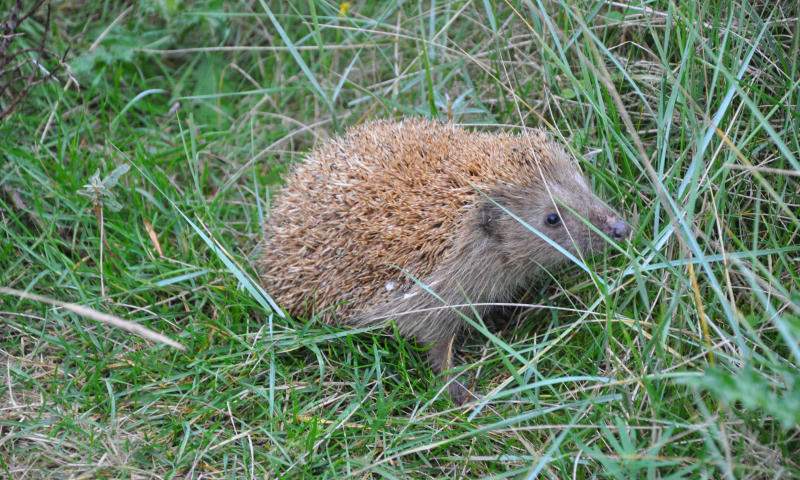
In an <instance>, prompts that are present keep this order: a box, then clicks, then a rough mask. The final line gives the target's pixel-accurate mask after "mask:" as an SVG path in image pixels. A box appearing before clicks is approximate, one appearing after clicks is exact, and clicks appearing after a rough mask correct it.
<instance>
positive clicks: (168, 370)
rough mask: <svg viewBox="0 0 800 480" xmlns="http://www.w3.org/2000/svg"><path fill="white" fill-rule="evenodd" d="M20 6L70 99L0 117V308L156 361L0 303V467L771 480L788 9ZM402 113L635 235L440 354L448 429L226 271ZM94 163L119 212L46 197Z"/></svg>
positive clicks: (784, 303)
mask: <svg viewBox="0 0 800 480" xmlns="http://www.w3.org/2000/svg"><path fill="white" fill-rule="evenodd" d="M6 3H7V2H6ZM3 5H4V4H3ZM0 11H5V9H4V8H0ZM52 12H53V15H54V17H53V27H52V28H53V30H52V32H51V35H50V38H49V40H48V42H49V48H50V49H52V50H54V51H58V52H63V51H65V50H67V48H69V54H68V56H67V60H66V61H67V63H68V64H69V65H70V67H71V68H72V73H73V74H74V75H75V78H76V79H77V80H78V81H79V83H80V89H77V88H74V87H73V86H67V85H65V84H63V83H62V84H59V83H58V82H57V81H54V82H49V83H46V84H43V85H39V86H37V87H36V88H35V89H32V90H31V91H30V92H29V93H28V97H27V98H26V100H25V101H24V102H23V103H22V104H21V105H20V106H19V108H18V109H17V111H16V113H15V114H14V115H12V116H11V117H8V118H6V119H5V120H4V123H3V124H2V125H0V222H2V234H1V235H2V237H0V238H2V240H0V286H2V287H7V288H13V289H16V290H22V291H27V292H30V293H35V294H39V295H44V296H46V297H49V298H51V299H54V300H57V301H61V302H67V303H72V304H77V305H80V306H83V307H89V308H91V309H93V310H96V311H99V312H101V313H107V314H111V315H113V316H115V317H118V318H120V319H125V320H129V321H133V322H135V323H139V324H141V325H143V326H147V327H149V328H150V329H153V330H156V331H159V332H161V333H163V334H165V335H167V336H168V337H170V338H172V339H173V340H175V341H178V342H180V343H181V344H182V345H184V346H185V347H186V348H187V350H186V351H185V352H181V351H178V350H174V349H170V348H169V347H167V346H165V345H161V344H154V343H150V342H149V341H147V340H145V339H142V338H140V337H138V336H134V335H131V334H129V333H126V332H125V331H123V330H118V329H115V328H112V327H109V326H107V325H105V324H100V323H96V322H95V321H94V320H92V319H91V318H88V317H84V316H81V315H79V314H76V313H75V309H71V310H68V309H64V308H57V307H51V306H49V305H47V304H43V303H39V302H36V301H34V300H31V299H24V298H20V297H15V296H9V295H2V296H0V351H1V352H2V359H3V367H4V368H3V369H2V371H1V372H0V377H2V382H0V398H1V399H2V402H1V403H0V472H2V474H0V476H3V475H4V476H7V477H10V478H31V477H34V478H36V477H59V478H61V477H69V476H72V477H76V478H93V477H123V478H149V477H154V478H155V477H157V478H161V477H168V478H176V477H190V478H194V477H203V478H206V477H211V478H217V477H220V478H221V477H226V478H231V477H253V478H255V477H258V478H262V477H266V478H277V477H279V478H317V477H319V478H331V477H357V478H379V477H387V478H408V477H411V478H441V477H454V478H534V477H537V476H544V477H547V478H567V477H569V478H588V477H596V476H599V477H603V478H643V477H646V478H673V477H702V478H785V477H791V476H798V475H800V465H798V458H800V455H799V454H800V439H799V437H798V433H800V430H798V424H799V423H800V373H798V372H799V370H798V362H800V274H798V270H800V269H799V268H798V265H799V263H798V262H799V261H800V260H799V259H800V241H798V236H799V235H800V233H798V232H800V220H798V217H800V213H798V212H800V208H798V207H800V194H798V191H800V186H799V185H798V182H799V181H800V144H798V138H800V135H798V130H799V129H800V110H798V107H797V105H798V97H800V75H798V56H799V55H798V54H799V53H800V51H799V50H800V49H799V46H800V28H798V16H800V6H798V4H797V2H777V3H776V2H755V3H752V2H743V1H734V0H718V1H716V2H697V3H695V2H672V1H666V0H656V1H649V2H632V3H625V2H586V1H579V2H566V1H560V0H554V1H551V2H540V1H521V2H512V1H509V2H490V1H483V2H463V1H431V2H422V1H413V2H398V1H393V0H390V1H386V2H342V3H332V2H327V1H323V2H320V1H316V0H309V1H308V2H298V1H295V2H273V1H267V0H259V1H246V2H238V3H229V2H224V3H223V2H217V1H205V2H202V1H199V2H193V3H189V4H183V3H181V2H171V1H142V2H136V3H135V4H134V5H133V6H132V7H129V8H123V7H121V6H120V7H118V6H116V4H115V3H114V2H110V3H109V2H106V3H100V2H97V3H96V2H55V1H54V2H52ZM33 20H34V21H32V22H28V24H27V27H26V28H27V29H28V30H27V31H26V32H25V36H23V37H19V38H18V39H16V40H15V43H14V45H15V47H14V48H25V47H26V46H33V45H36V41H37V38H39V37H38V36H37V35H41V32H42V22H43V18H34V19H33ZM37 22H38V23H37ZM4 101H5V100H4V99H3V98H2V97H0V105H2V104H3V102H4ZM404 115H423V116H432V117H437V118H439V119H441V120H448V117H452V121H454V122H458V123H462V124H465V125H468V126H470V127H471V128H476V129H481V130H487V131H496V130H500V129H511V128H516V127H517V126H521V125H526V126H540V127H543V128H547V129H549V130H550V131H551V132H552V134H553V135H554V136H556V137H559V138H561V139H562V140H563V141H564V142H565V143H566V144H567V145H568V146H569V148H570V149H571V150H572V151H573V152H574V153H575V154H576V156H577V157H578V158H580V159H581V166H582V168H583V169H584V170H585V171H586V172H587V174H588V176H589V177H590V178H591V179H592V181H593V183H594V187H595V189H596V190H597V191H598V192H599V194H600V196H602V197H603V198H605V199H607V200H608V201H609V203H611V204H612V205H614V206H615V207H616V208H617V209H618V210H620V211H621V212H624V214H625V215H626V216H627V217H628V218H629V219H631V222H632V224H633V225H635V232H634V235H633V237H632V239H631V241H630V243H629V244H628V245H627V249H626V250H625V251H624V252H617V251H614V252H610V253H609V254H608V255H606V256H605V257H598V258H595V259H593V260H592V262H591V264H590V268H591V269H592V271H593V272H594V274H595V275H596V276H595V277H594V278H590V277H589V276H587V275H586V273H585V272H583V271H581V270H580V269H578V268H573V269H569V270H567V271H566V272H563V273H561V274H560V275H559V276H557V277H554V278H551V279H548V280H547V281H545V282H542V283H541V284H538V285H535V286H533V287H532V289H531V290H530V291H529V292H528V293H527V295H526V297H525V298H523V299H522V301H523V302H525V303H526V304H535V305H539V307H538V308H535V309H531V310H530V311H528V312H526V313H525V314H523V315H519V316H518V317H516V318H515V321H514V322H513V323H512V324H511V325H509V326H508V327H507V328H506V329H505V331H504V332H503V333H502V334H501V335H499V337H497V338H491V337H485V336H483V335H481V334H475V335H473V336H472V337H471V339H470V340H469V341H468V342H467V348H465V349H464V351H463V352H462V354H463V360H464V362H465V364H466V365H467V367H465V370H466V374H467V375H470V376H474V377H475V378H476V382H477V384H476V385H475V389H476V391H478V392H480V393H484V394H485V395H486V397H485V398H484V400H483V401H480V402H474V403H473V404H470V405H468V406H465V407H455V406H454V405H452V404H451V403H450V401H449V400H448V399H447V396H446V395H445V394H443V393H442V392H441V391H440V388H439V384H438V383H437V381H436V379H435V378H434V375H433V374H432V373H431V372H430V371H429V369H428V367H427V366H426V364H425V362H424V354H421V352H420V351H419V350H420V349H419V347H418V346H416V345H415V344H414V343H413V342H411V341H408V340H403V339H401V338H397V337H396V336H395V335H393V334H392V333H391V332H380V331H374V330H373V331H367V332H363V331H355V332H354V331H349V330H342V329H339V328H336V327H331V326H326V325H323V324H320V323H319V322H317V321H315V320H314V319H303V318H295V319H291V318H283V316H282V315H280V314H279V311H278V310H276V309H274V308H273V307H272V306H271V305H272V304H271V299H270V298H269V286H266V288H265V290H263V291H262V290H261V289H260V287H259V286H258V285H257V284H255V283H253V282H252V280H251V279H252V278H255V275H254V272H253V271H252V269H251V267H250V265H251V260H252V258H253V254H254V248H255V244H256V240H257V239H258V237H259V236H260V235H261V230H260V222H261V220H262V219H263V217H264V215H266V213H267V212H268V209H269V204H270V201H271V198H272V193H271V192H272V191H273V190H274V187H275V186H277V185H278V184H279V182H280V176H281V174H282V173H283V172H285V171H286V169H287V168H289V165H291V164H292V163H293V162H296V161H299V160H300V159H302V156H303V154H304V152H306V151H308V149H310V148H311V147H312V146H313V145H314V144H315V143H318V142H321V141H324V139H326V138H328V137H330V136H333V135H336V134H339V133H342V132H343V131H344V130H345V129H346V128H347V126H349V125H353V124H357V123H359V122H362V121H364V120H366V119H370V118H390V117H402V116H404ZM125 163H127V164H130V165H131V166H132V168H131V170H130V171H128V172H127V173H125V174H123V175H121V177H120V179H119V184H117V185H116V186H109V187H108V188H109V189H110V191H111V192H112V194H113V195H114V198H115V199H116V200H117V201H118V202H119V204H120V206H121V207H122V208H121V209H119V211H113V210H114V209H113V208H111V205H112V204H111V203H110V202H109V201H107V200H104V199H103V198H101V199H100V201H94V202H93V201H92V199H90V198H87V197H86V196H82V195H79V194H78V191H80V190H81V189H82V188H84V185H86V184H87V183H89V182H90V177H92V175H93V174H94V173H95V171H97V170H99V178H100V179H102V178H105V177H106V176H107V175H108V174H109V173H111V172H112V171H114V169H115V168H117V167H118V166H119V165H122V164H125ZM104 198H105V197H104ZM101 237H102V238H103V240H101ZM598 279H599V280H601V281H598ZM603 285H605V287H603Z"/></svg>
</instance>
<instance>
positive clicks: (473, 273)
mask: <svg viewBox="0 0 800 480" xmlns="http://www.w3.org/2000/svg"><path fill="white" fill-rule="evenodd" d="M284 181H285V183H284V185H283V187H282V188H281V191H280V192H279V194H278V195H277V197H276V200H275V201H274V204H273V205H272V207H271V208H270V210H269V212H268V215H267V219H266V220H265V225H264V227H265V229H264V238H263V240H262V241H261V245H260V252H261V253H260V254H259V257H258V259H257V262H256V263H257V267H258V269H259V271H260V276H261V281H262V283H263V285H264V286H265V288H266V289H267V291H269V292H270V293H271V294H272V295H273V296H274V297H276V298H277V300H278V301H279V303H280V304H281V305H282V306H283V308H284V309H286V311H287V312H288V313H289V314H291V315H292V316H300V317H303V316H305V317H309V316H312V315H313V316H315V318H318V319H320V320H322V321H323V322H325V323H329V324H338V325H343V326H346V327H350V328H359V327H369V326H380V325H388V324H389V323H390V322H393V323H394V325H395V328H396V329H397V331H398V332H399V333H400V334H401V335H402V336H404V337H409V338H415V339H416V341H417V343H418V344H419V345H422V346H424V347H429V348H428V349H427V356H428V360H429V363H430V366H431V369H432V370H433V371H434V372H435V373H436V374H439V375H442V376H443V379H444V380H445V381H446V382H447V389H448V392H449V393H450V396H451V398H452V400H453V401H454V402H455V403H456V404H461V403H463V402H464V401H465V400H466V399H467V398H468V397H469V396H470V395H471V393H470V391H469V389H467V388H466V387H465V386H464V384H462V383H460V382H459V381H458V380H457V379H453V378H450V377H449V376H448V375H447V372H448V371H449V370H450V369H451V367H452V365H451V358H452V352H453V347H454V345H457V344H458V341H459V339H460V338H461V337H462V334H463V333H464V332H465V331H467V329H468V328H469V324H470V322H468V321H467V320H466V319H465V316H469V317H470V318H474V314H475V313H476V312H477V313H478V314H479V315H480V316H491V314H492V304H494V305H497V304H498V303H506V302H510V301H514V300H515V296H516V295H518V294H519V293H520V292H521V291H523V292H524V291H525V288H526V287H527V286H528V285H530V284H531V282H534V281H535V280H536V279H537V278H538V277H541V276H542V274H544V273H545V272H548V271H553V270H554V269H557V268H558V267H561V266H563V265H566V264H568V263H569V262H570V260H569V259H568V257H567V256H566V255H564V254H563V253H562V252H561V251H559V249H557V248H555V247H554V246H553V243H555V244H558V245H559V246H560V247H561V248H562V249H563V250H565V251H567V252H569V253H571V254H573V255H576V256H584V257H585V256H588V255H590V254H592V253H594V252H597V251H600V250H601V249H603V248H605V246H606V245H607V241H608V239H611V240H614V241H617V242H619V241H622V240H624V239H625V238H626V237H627V236H628V234H629V232H630V227H629V226H628V224H627V223H626V222H625V221H624V220H623V219H622V218H620V216H619V215H617V214H616V213H615V212H614V211H613V210H612V209H611V208H609V207H608V206H606V204H605V203H604V202H602V201H601V200H600V199H599V198H598V197H597V196H596V195H595V193H594V192H593V191H592V189H591V187H590V186H589V183H588V182H587V181H586V179H585V178H584V176H583V174H582V173H581V171H580V169H579V168H578V166H577V163H576V162H575V161H574V159H573V158H571V157H570V156H569V155H568V154H567V153H566V152H565V150H564V148H563V147H562V146H561V145H560V144H558V143H556V142H555V141H553V140H552V139H550V138H549V137H548V135H547V134H546V133H545V132H544V131H543V130H540V129H523V130H522V131H521V132H519V133H516V134H512V133H479V132H470V131H468V130H466V129H464V128H461V127H459V126H456V125H454V124H449V123H448V124H445V123H439V122H436V121H430V120H424V119H417V118H409V119H404V120H402V121H373V122H370V123H365V124H362V125H360V126H357V127H354V128H352V129H350V130H349V131H348V132H347V133H346V134H345V135H344V136H341V137H338V138H335V139H332V140H329V141H327V142H325V143H324V144H322V145H319V146H318V147H316V148H315V149H314V150H313V151H312V152H311V153H310V154H309V155H308V156H307V158H306V159H305V161H303V162H300V163H299V164H297V165H296V166H295V167H294V168H293V169H291V171H290V172H289V173H288V174H287V175H286V176H285V178H284ZM589 224H591V225H592V226H593V227H594V228H592V227H590V225H589ZM600 232H602V235H601V234H600ZM545 237H546V238H545Z"/></svg>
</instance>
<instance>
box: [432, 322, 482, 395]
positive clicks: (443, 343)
mask: <svg viewBox="0 0 800 480" xmlns="http://www.w3.org/2000/svg"><path fill="white" fill-rule="evenodd" d="M457 335H458V332H456V331H454V332H452V333H451V334H450V335H447V334H443V335H440V336H439V338H437V339H436V340H434V342H433V346H432V347H431V348H430V349H429V350H428V362H430V365H431V369H432V370H433V371H434V372H436V373H437V374H438V375H439V376H440V377H441V378H442V379H443V380H444V381H445V382H447V393H449V394H450V398H451V399H452V400H453V403H455V404H456V405H461V404H463V403H464V402H465V401H466V400H467V399H468V398H469V397H470V396H471V395H472V393H471V392H470V391H469V389H468V388H467V386H466V385H464V384H463V383H462V382H460V381H459V380H458V379H451V378H450V376H449V375H448V374H447V373H446V372H447V371H448V370H450V368H451V367H452V366H453V362H452V359H453V348H454V345H455V344H456V336H457Z"/></svg>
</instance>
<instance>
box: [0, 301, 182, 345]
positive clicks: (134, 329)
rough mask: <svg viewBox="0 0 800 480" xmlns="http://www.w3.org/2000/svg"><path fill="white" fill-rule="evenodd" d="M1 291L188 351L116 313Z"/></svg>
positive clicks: (167, 338)
mask: <svg viewBox="0 0 800 480" xmlns="http://www.w3.org/2000/svg"><path fill="white" fill-rule="evenodd" d="M0 293H2V294H6V295H12V296H15V297H19V298H24V299H26V300H33V301H35V302H40V303H45V304H47V305H53V306H55V307H60V308H63V309H65V310H69V311H70V312H72V313H75V314H77V315H80V316H82V317H86V318H90V319H92V320H95V321H98V322H100V323H105V324H106V325H111V326H112V327H116V328H119V329H121V330H125V331H126V332H130V333H133V334H134V335H137V336H139V337H142V338H144V339H145V340H149V341H151V342H154V343H163V344H165V345H169V346H170V347H172V348H175V349H178V350H180V351H186V347H184V346H183V345H181V344H180V343H178V342H176V341H175V340H172V339H170V338H169V337H167V336H165V335H162V334H160V333H158V332H154V331H153V330H150V329H149V328H147V327H143V326H141V325H139V324H136V323H133V322H129V321H127V320H123V319H121V318H119V317H116V316H114V315H109V314H107V313H103V312H98V311H97V310H95V309H93V308H89V307H84V306H83V305H77V304H74V303H67V302H62V301H60V300H56V299H53V298H50V297H45V296H43V295H37V294H35V293H28V292H23V291H22V290H17V289H14V288H6V287H0Z"/></svg>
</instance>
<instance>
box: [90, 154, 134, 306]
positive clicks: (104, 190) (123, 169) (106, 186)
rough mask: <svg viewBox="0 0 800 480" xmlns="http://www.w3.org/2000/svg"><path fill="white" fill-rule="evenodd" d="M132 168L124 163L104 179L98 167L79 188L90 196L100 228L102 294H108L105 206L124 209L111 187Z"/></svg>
mask: <svg viewBox="0 0 800 480" xmlns="http://www.w3.org/2000/svg"><path fill="white" fill-rule="evenodd" d="M130 169H131V166H130V164H127V163H123V164H122V165H120V166H118V167H117V168H115V169H114V171H112V172H111V173H109V174H108V175H106V178H104V179H102V180H101V179H100V170H99V169H98V170H97V171H96V172H94V175H92V176H91V177H89V183H87V184H86V185H84V186H83V188H82V189H81V190H78V194H79V195H83V196H84V197H89V199H91V200H92V206H93V209H94V216H95V217H97V227H98V228H99V229H100V292H101V295H102V296H105V295H106V288H105V283H104V282H103V246H104V245H105V246H106V247H108V244H107V243H106V239H105V234H104V230H103V207H106V208H108V209H109V210H111V211H112V212H118V211H120V210H122V204H120V203H119V202H118V201H117V197H116V196H115V195H114V192H113V191H111V189H112V188H114V187H115V186H116V185H117V183H119V178H120V177H121V176H123V175H125V173H127V172H128V170H130ZM110 252H111V249H110V248H109V253H110Z"/></svg>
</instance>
